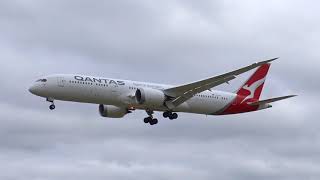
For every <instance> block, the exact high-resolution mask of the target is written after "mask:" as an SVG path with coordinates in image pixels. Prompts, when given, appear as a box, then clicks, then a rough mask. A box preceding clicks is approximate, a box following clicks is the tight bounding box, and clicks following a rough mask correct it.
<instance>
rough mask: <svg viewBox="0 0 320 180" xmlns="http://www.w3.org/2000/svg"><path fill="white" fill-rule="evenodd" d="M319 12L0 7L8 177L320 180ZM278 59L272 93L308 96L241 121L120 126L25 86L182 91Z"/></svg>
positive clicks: (285, 5) (288, 4)
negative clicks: (70, 80)
mask: <svg viewBox="0 0 320 180" xmlns="http://www.w3.org/2000/svg"><path fill="white" fill-rule="evenodd" d="M317 5H318V3H317V2H311V1H310V2H303V3H302V2H301V1H281V2H279V1H273V0H272V1H268V2H258V1H253V0H246V1H241V2H235V1H231V0H227V1H215V2H213V1H207V0H205V1H201V2H197V3H195V2H194V1H190V0H187V1H181V0H175V1H161V2H160V1H159V2H149V1H144V0H138V1H134V2H131V1H127V0H120V1H117V2H113V1H106V2H100V1H94V2H89V1H74V0H70V1H49V0H48V1H31V0H29V1H20V0H14V1H1V2H0V26H1V30H0V39H1V42H0V52H1V53H0V75H1V77H2V78H1V85H2V86H1V87H2V88H1V89H2V91H1V93H0V109H1V111H0V123H1V126H0V169H2V173H1V175H0V178H1V179H26V178H27V179H48V180H50V179H89V178H90V179H92V180H96V179H97V180H98V179H108V178H109V179H115V178H116V179H173V178H175V179H178V178H179V179H180V178H183V179H223V180H228V179H246V180H247V179H271V178H272V179H290V180H292V179H311V180H313V179H319V176H320V174H319V172H320V171H319V170H320V164H319V160H320V159H319V156H318V152H319V149H320V144H319V137H320V134H319V132H318V129H317V127H318V126H319V122H318V121H317V110H316V107H317V106H318V102H317V100H318V99H319V95H318V91H317V90H318V89H319V83H317V81H316V78H317V72H318V71H319V69H320V64H319V61H318V59H319V55H318V53H317V42H318V41H319V37H320V36H319V33H318V32H319V27H320V26H319V25H318V24H317V22H316V19H317V18H318V17H319V13H318V12H317V9H316V8H317V7H318V6H317ZM277 56H280V57H281V59H279V60H278V61H276V62H275V63H274V64H273V66H272V69H271V73H270V75H269V76H268V81H267V84H266V87H265V91H264V94H263V95H264V97H273V96H281V95H286V94H298V95H299V96H298V97H297V98H295V99H291V100H287V101H283V102H279V103H277V104H274V108H273V109H269V110H266V111H261V112H256V113H250V114H243V115H235V116H224V117H219V116H218V117H209V116H208V117H206V116H201V115H192V114H180V118H179V119H178V120H176V121H166V120H161V121H160V124H159V125H158V126H156V127H149V126H146V125H145V124H144V123H143V122H142V119H143V117H145V116H146V114H145V113H144V112H142V111H141V112H139V111H137V112H135V113H134V114H130V115H128V116H126V117H125V118H124V119H120V120H114V119H105V118H102V117H100V116H99V115H98V112H97V110H98V107H97V105H89V104H77V103H67V102H56V103H57V110H56V111H54V112H49V111H48V103H46V102H45V100H44V99H40V98H38V97H35V96H32V95H31V94H30V93H29V92H28V91H27V89H28V87H29V85H30V84H31V83H32V82H33V80H34V79H36V78H38V77H40V76H42V75H47V74H53V73H77V74H89V75H97V76H106V77H115V78H123V79H133V80H140V81H148V82H159V83H168V84H180V83H185V82H190V81H194V80H198V79H202V78H205V77H208V76H212V75H215V74H220V73H223V72H225V71H229V70H233V69H235V68H238V67H240V66H244V65H247V64H250V63H252V62H254V61H258V60H263V59H267V58H272V57H277ZM247 76H248V74H245V75H243V76H241V77H239V79H238V80H236V81H234V82H232V83H231V85H228V86H221V87H218V88H219V89H223V90H229V91H233V90H235V89H237V87H238V86H239V85H240V84H242V81H243V80H244V79H245V78H246V77H247ZM156 115H157V116H159V117H160V116H161V114H159V113H157V114H156ZM17 169H18V170H19V173H17Z"/></svg>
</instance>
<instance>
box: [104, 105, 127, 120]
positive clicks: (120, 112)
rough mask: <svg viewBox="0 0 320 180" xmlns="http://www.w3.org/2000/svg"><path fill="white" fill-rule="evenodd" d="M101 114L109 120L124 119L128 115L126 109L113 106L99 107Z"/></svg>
mask: <svg viewBox="0 0 320 180" xmlns="http://www.w3.org/2000/svg"><path fill="white" fill-rule="evenodd" d="M99 113H100V115H101V116H102V117H108V118H122V117H124V116H125V115H126V114H128V113H129V112H128V110H127V109H126V108H122V107H117V106H112V105H102V104H100V105H99Z"/></svg>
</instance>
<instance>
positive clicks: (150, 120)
mask: <svg viewBox="0 0 320 180" xmlns="http://www.w3.org/2000/svg"><path fill="white" fill-rule="evenodd" d="M146 112H147V114H148V115H149V117H146V118H144V120H143V121H144V123H146V124H148V123H149V124H150V125H151V126H153V125H156V124H158V122H159V121H158V119H156V118H153V114H154V112H153V111H152V110H147V111H146Z"/></svg>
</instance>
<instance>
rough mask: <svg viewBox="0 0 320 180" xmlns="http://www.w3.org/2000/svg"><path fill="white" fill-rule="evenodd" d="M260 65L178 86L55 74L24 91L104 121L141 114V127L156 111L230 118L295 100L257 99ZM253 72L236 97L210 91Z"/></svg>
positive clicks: (265, 67) (263, 69) (265, 64)
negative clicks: (94, 109)
mask: <svg viewBox="0 0 320 180" xmlns="http://www.w3.org/2000/svg"><path fill="white" fill-rule="evenodd" d="M274 60H276V59H271V60H266V61H262V62H259V63H254V64H252V65H249V66H246V67H243V68H240V69H237V70H235V71H231V72H228V73H225V74H222V75H218V76H214V77H211V78H208V79H204V80H201V81H197V82H193V83H186V84H183V85H179V86H172V85H162V84H155V83H146V82H136V81H129V80H118V79H113V78H111V79H110V78H100V77H91V76H85V75H72V74H57V75H49V76H45V77H42V78H41V79H38V80H37V81H36V82H35V83H34V84H33V85H32V86H31V87H30V88H29V91H30V92H31V93H32V94H35V95H37V96H40V97H44V98H46V100H47V101H49V102H51V105H50V109H51V110H53V109H55V105H54V101H55V100H61V101H73V102H80V103H92V104H98V105H99V108H98V109H99V113H100V115H101V116H103V117H109V118H122V117H124V116H125V115H127V114H129V113H132V112H133V111H135V110H145V111H146V113H147V115H148V117H146V118H145V119H144V123H147V124H150V125H155V124H157V123H158V119H156V118H155V117H154V112H155V111H161V112H163V117H164V118H169V119H171V120H173V119H177V118H178V113H182V112H184V113H195V114H205V115H229V114H239V113H246V112H252V111H258V110H263V109H267V108H271V107H272V106H271V104H270V103H272V102H276V101H279V100H283V99H287V98H291V97H294V95H291V96H282V97H277V98H271V99H266V100H260V95H261V93H262V90H263V87H264V84H265V80H266V76H267V74H268V71H269V68H270V66H271V62H272V61H274ZM253 69H257V70H256V71H255V72H254V73H253V75H252V76H251V77H250V78H249V79H248V80H247V81H246V82H245V83H244V85H243V86H241V87H240V88H239V90H238V91H237V92H236V93H229V92H223V91H216V90H213V88H214V87H216V86H219V85H221V84H224V83H228V82H229V81H231V80H234V79H236V77H237V76H238V75H240V74H243V73H245V72H248V71H250V70H253Z"/></svg>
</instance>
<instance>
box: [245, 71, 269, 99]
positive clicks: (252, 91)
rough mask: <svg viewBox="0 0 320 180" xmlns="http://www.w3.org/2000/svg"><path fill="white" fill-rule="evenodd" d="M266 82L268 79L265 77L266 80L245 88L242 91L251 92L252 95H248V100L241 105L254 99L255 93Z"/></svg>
mask: <svg viewBox="0 0 320 180" xmlns="http://www.w3.org/2000/svg"><path fill="white" fill-rule="evenodd" d="M265 80H266V78H265V77H264V78H262V79H260V80H259V81H256V82H255V83H253V84H251V85H250V86H248V84H246V85H245V86H243V87H242V89H245V90H247V91H249V92H250V95H248V96H247V97H246V98H244V100H243V101H241V103H240V104H242V103H243V102H245V101H246V100H248V99H252V98H254V94H255V91H256V90H257V88H258V87H260V86H261V85H262V84H263V83H264V82H265Z"/></svg>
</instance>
